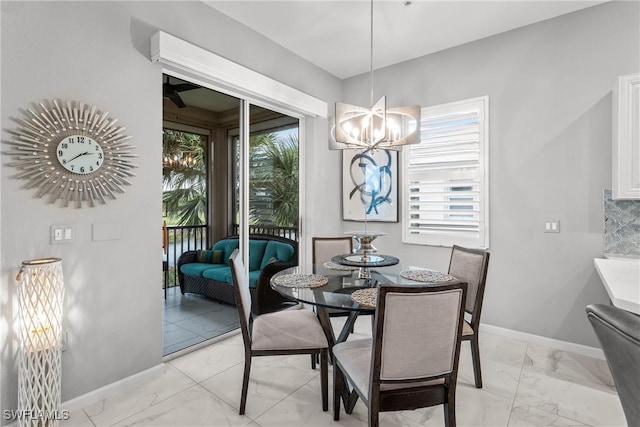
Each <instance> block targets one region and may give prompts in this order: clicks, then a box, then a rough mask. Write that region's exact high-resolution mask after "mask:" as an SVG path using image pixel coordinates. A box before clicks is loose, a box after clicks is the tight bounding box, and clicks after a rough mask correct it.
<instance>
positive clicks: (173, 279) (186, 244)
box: [165, 225, 207, 288]
mask: <svg viewBox="0 0 640 427" xmlns="http://www.w3.org/2000/svg"><path fill="white" fill-rule="evenodd" d="M206 247H207V226H206V225H168V226H167V248H166V249H167V253H166V254H165V260H166V261H167V267H168V274H167V275H166V276H165V282H166V287H168V288H170V287H172V286H177V285H178V270H177V269H176V265H178V258H180V255H182V253H183V252H186V251H195V250H198V249H206Z"/></svg>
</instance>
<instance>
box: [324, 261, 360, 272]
mask: <svg viewBox="0 0 640 427" xmlns="http://www.w3.org/2000/svg"><path fill="white" fill-rule="evenodd" d="M322 265H323V266H324V267H325V268H328V269H329V270H344V271H351V270H357V269H358V267H351V266H349V265H342V264H338V263H337V262H333V261H327V262H325V263H324V264H322Z"/></svg>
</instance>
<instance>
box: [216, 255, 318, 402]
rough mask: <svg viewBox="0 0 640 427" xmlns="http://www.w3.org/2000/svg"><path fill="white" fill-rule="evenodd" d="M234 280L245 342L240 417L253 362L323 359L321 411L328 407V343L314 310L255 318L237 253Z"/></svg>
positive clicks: (234, 259) (247, 282)
mask: <svg viewBox="0 0 640 427" xmlns="http://www.w3.org/2000/svg"><path fill="white" fill-rule="evenodd" d="M229 264H230V265H231V274H232V276H233V291H234V295H235V299H236V307H237V308H238V315H239V317H240V329H241V331H242V340H243V342H244V377H243V379H242V394H241V397H240V415H243V414H244V412H245V407H246V403H247V391H248V388H249V374H250V372H251V358H252V357H253V356H276V355H288V354H311V355H313V354H319V355H320V387H321V392H322V410H323V411H327V410H328V409H329V403H328V389H329V383H328V379H329V378H328V347H329V346H328V341H327V337H326V335H325V332H324V330H323V329H322V326H321V325H320V321H319V320H318V318H317V317H316V315H315V313H313V312H312V311H311V310H306V309H301V310H281V311H276V312H272V313H265V314H261V315H259V316H258V315H254V314H253V313H252V312H251V294H250V292H249V280H248V278H247V275H246V272H245V268H244V264H243V262H242V258H241V257H240V252H239V251H238V249H236V250H235V251H233V253H232V254H231V257H230V258H229Z"/></svg>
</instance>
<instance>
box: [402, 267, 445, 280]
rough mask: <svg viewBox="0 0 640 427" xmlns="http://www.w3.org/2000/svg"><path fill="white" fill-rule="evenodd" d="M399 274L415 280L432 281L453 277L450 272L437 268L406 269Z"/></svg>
mask: <svg viewBox="0 0 640 427" xmlns="http://www.w3.org/2000/svg"><path fill="white" fill-rule="evenodd" d="M400 276H402V277H404V278H405V279H410V280H415V281H416V282H432V283H438V282H448V281H450V280H454V279H455V277H453V276H452V275H450V274H447V273H443V272H441V271H437V270H429V269H424V270H406V271H403V272H402V273H400Z"/></svg>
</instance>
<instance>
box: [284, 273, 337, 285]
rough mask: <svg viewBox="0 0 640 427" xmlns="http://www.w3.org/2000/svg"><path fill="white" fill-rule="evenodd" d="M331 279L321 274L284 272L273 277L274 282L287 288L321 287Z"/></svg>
mask: <svg viewBox="0 0 640 427" xmlns="http://www.w3.org/2000/svg"><path fill="white" fill-rule="evenodd" d="M328 281H329V279H327V278H326V277H324V276H323V275H321V274H283V275H281V276H278V277H274V278H273V283H274V284H276V285H278V286H284V287H285V288H319V287H320V286H324V285H326V284H327V282H328Z"/></svg>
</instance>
